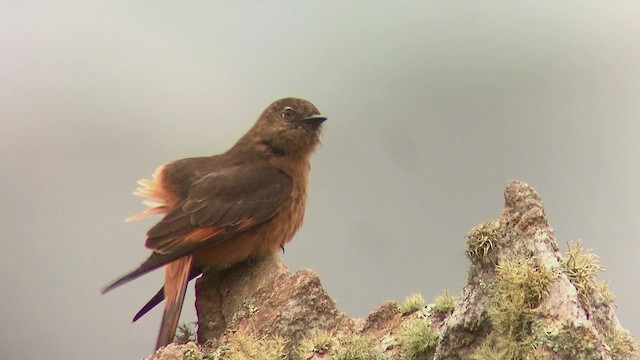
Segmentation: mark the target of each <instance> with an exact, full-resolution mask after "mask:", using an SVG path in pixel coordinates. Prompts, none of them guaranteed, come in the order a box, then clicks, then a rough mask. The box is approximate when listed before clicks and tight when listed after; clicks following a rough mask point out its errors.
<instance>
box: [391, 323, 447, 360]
mask: <svg viewBox="0 0 640 360" xmlns="http://www.w3.org/2000/svg"><path fill="white" fill-rule="evenodd" d="M437 339H438V335H437V334H436V333H435V332H434V331H433V329H432V328H431V322H430V321H429V319H428V318H424V317H422V318H421V317H413V318H411V319H409V320H407V321H406V322H405V323H404V324H403V325H402V327H401V329H400V331H399V332H398V340H399V342H400V344H401V345H402V359H406V360H414V359H420V358H421V357H424V356H426V354H427V353H428V352H429V351H430V350H432V349H433V348H434V346H435V344H436V341H437Z"/></svg>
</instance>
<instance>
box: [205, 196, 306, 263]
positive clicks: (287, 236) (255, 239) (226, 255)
mask: <svg viewBox="0 0 640 360" xmlns="http://www.w3.org/2000/svg"><path fill="white" fill-rule="evenodd" d="M306 200H307V192H306V183H305V184H294V186H293V188H292V191H291V196H290V197H289V198H288V199H287V200H285V202H284V203H283V204H282V206H281V208H280V210H279V211H278V213H277V214H276V215H274V216H273V217H272V218H271V219H269V220H267V221H265V222H263V223H262V224H258V225H256V226H255V227H253V228H251V229H248V230H246V231H244V232H241V233H239V234H237V235H235V236H233V237H231V238H229V239H227V240H224V241H222V242H219V243H216V244H213V245H211V246H208V247H206V248H204V249H202V250H200V251H198V252H197V253H196V254H194V255H195V264H196V266H198V267H201V268H205V267H206V268H213V269H219V270H222V269H225V268H228V267H230V266H232V265H234V264H236V263H239V262H241V261H244V260H247V259H250V258H256V257H262V256H266V255H268V254H272V253H275V252H278V251H280V249H281V248H282V247H283V246H284V245H285V244H286V243H288V242H289V241H291V239H292V238H293V236H294V235H295V233H296V232H297V231H298V230H299V229H300V227H301V226H302V223H303V220H304V212H305V205H306Z"/></svg>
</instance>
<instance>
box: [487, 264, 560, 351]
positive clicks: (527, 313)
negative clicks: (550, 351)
mask: <svg viewBox="0 0 640 360" xmlns="http://www.w3.org/2000/svg"><path fill="white" fill-rule="evenodd" d="M555 277H556V275H555V274H554V272H552V271H551V270H549V269H547V268H546V267H545V266H544V265H540V264H539V263H538V261H536V259H525V260H518V261H511V260H503V261H501V262H500V263H499V264H497V266H496V283H495V284H493V285H492V286H491V287H490V288H489V300H488V304H487V313H488V315H489V320H490V321H491V324H492V325H493V327H494V330H495V331H497V332H498V334H500V335H502V336H507V337H508V338H510V339H513V340H515V341H520V340H522V339H524V338H526V337H527V335H528V331H529V328H530V325H531V322H532V321H533V320H534V319H535V315H536V312H537V310H536V308H537V306H538V304H539V302H540V300H542V299H543V298H544V297H545V296H546V295H547V293H548V291H549V287H550V285H551V282H552V281H553V280H554V279H555Z"/></svg>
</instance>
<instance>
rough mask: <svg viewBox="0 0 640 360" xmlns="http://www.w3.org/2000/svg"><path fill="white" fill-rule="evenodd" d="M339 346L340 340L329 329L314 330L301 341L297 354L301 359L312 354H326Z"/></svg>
mask: <svg viewBox="0 0 640 360" xmlns="http://www.w3.org/2000/svg"><path fill="white" fill-rule="evenodd" d="M337 346H338V340H337V339H336V337H335V336H333V335H332V334H331V333H329V332H328V331H314V332H312V333H311V334H310V335H309V336H305V337H304V338H303V339H302V340H301V341H300V346H299V347H298V350H297V354H298V357H299V358H300V359H306V358H307V357H308V356H309V355H310V354H312V353H316V354H325V353H329V352H331V351H332V350H333V349H334V348H335V347H337Z"/></svg>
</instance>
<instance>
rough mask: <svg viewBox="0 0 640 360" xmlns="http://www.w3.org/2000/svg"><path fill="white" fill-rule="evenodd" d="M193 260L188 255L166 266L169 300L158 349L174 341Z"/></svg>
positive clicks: (166, 294)
mask: <svg viewBox="0 0 640 360" xmlns="http://www.w3.org/2000/svg"><path fill="white" fill-rule="evenodd" d="M192 262H193V256H191V255H187V256H184V257H182V258H179V259H177V260H174V261H172V262H170V263H168V264H167V265H165V267H164V295H165V298H166V300H167V301H166V303H165V307H164V314H163V315H162V324H160V332H159V334H158V342H157V343H156V349H159V348H161V347H163V346H166V345H168V344H170V343H171V342H173V337H174V335H175V332H176V328H177V327H178V320H179V319H180V312H181V310H182V304H183V303H184V295H185V292H186V291H187V283H188V282H189V273H190V270H191V264H192Z"/></svg>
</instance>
